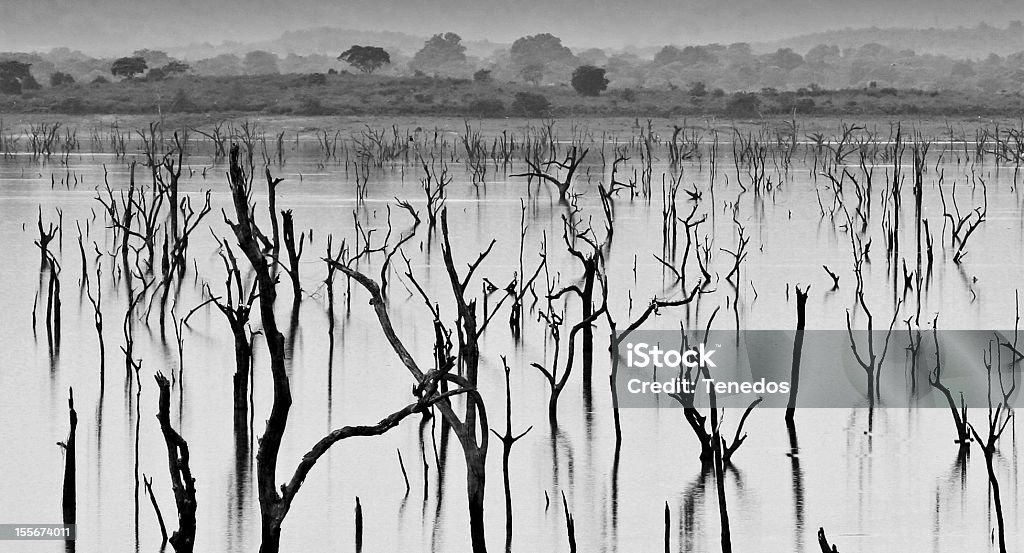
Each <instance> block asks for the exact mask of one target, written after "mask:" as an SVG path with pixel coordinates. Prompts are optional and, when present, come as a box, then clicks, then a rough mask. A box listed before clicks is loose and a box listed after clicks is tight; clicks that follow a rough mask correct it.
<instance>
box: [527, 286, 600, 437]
mask: <svg viewBox="0 0 1024 553" xmlns="http://www.w3.org/2000/svg"><path fill="white" fill-rule="evenodd" d="M595 271H596V268H595ZM572 288H575V289H576V291H577V293H578V294H579V295H580V296H581V297H584V292H581V291H579V289H578V288H576V287H574V286H571V287H569V288H565V289H563V292H564V291H565V290H568V289H572ZM563 292H559V293H557V294H554V295H552V296H549V297H551V298H557V297H560V296H561V295H562V293H563ZM592 293H593V290H591V294H592ZM603 295H604V297H606V298H607V294H603ZM607 308H608V306H607V304H602V305H601V307H600V308H599V309H598V310H597V311H594V310H593V307H591V309H590V310H589V311H591V312H590V313H589V314H588V315H587V316H586V317H585V318H584V319H583V320H581V321H580V322H578V323H576V324H575V325H573V326H572V328H571V329H570V330H569V343H568V345H567V347H566V359H565V366H564V368H563V369H562V371H561V374H559V363H560V361H561V360H560V359H559V357H560V355H559V354H560V350H561V343H562V340H561V330H560V328H561V326H562V325H563V317H562V316H559V315H556V314H555V313H549V314H548V315H547V316H546V317H547V319H548V326H549V328H550V329H551V335H552V337H553V338H554V340H555V348H554V356H553V359H552V361H551V364H550V365H548V366H545V365H541V364H540V363H531V364H530V365H531V366H532V367H534V368H535V369H537V370H539V371H540V372H541V373H542V374H543V375H544V378H545V379H546V380H547V383H548V388H549V389H550V393H549V396H548V421H549V422H550V423H551V426H552V428H553V427H555V426H557V425H558V398H559V396H560V395H561V393H562V390H564V389H565V385H566V384H567V383H568V382H569V377H570V376H571V375H572V369H573V364H574V361H575V357H576V336H577V335H578V334H579V333H580V332H581V331H582V332H586V330H587V329H591V331H592V330H593V324H594V321H596V320H597V319H598V318H599V317H600V316H601V315H603V314H604V312H605V311H606V310H607ZM584 310H585V311H587V310H586V309H584ZM583 351H584V354H585V353H586V346H585V345H584V347H583ZM584 386H586V384H584ZM584 395H589V392H588V391H586V388H584Z"/></svg>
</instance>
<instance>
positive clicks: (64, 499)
mask: <svg viewBox="0 0 1024 553" xmlns="http://www.w3.org/2000/svg"><path fill="white" fill-rule="evenodd" d="M68 420H69V423H70V430H68V439H67V441H65V442H58V443H57V445H59V446H61V447H62V448H64V492H63V494H62V496H61V510H62V511H63V515H64V518H63V520H64V524H75V519H76V503H77V497H76V495H77V494H76V486H75V430H76V429H77V428H78V413H77V412H76V411H75V390H74V389H73V388H68Z"/></svg>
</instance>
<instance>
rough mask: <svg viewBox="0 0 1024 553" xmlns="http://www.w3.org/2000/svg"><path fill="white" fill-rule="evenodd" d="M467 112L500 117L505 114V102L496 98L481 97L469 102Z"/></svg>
mask: <svg viewBox="0 0 1024 553" xmlns="http://www.w3.org/2000/svg"><path fill="white" fill-rule="evenodd" d="M469 112H470V113H472V114H473V115H476V116H478V117H501V116H503V115H505V103H504V102H502V101H501V100H498V99H497V98H481V99H478V100H474V101H473V102H472V103H471V104H469Z"/></svg>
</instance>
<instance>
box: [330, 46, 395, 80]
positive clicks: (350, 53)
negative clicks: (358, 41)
mask: <svg viewBox="0 0 1024 553" xmlns="http://www.w3.org/2000/svg"><path fill="white" fill-rule="evenodd" d="M338 60H340V61H343V62H345V63H348V64H349V65H351V66H352V67H355V68H356V69H358V70H360V71H362V72H363V73H367V74H369V73H373V72H374V71H376V70H378V69H380V68H381V67H382V66H384V65H387V64H389V63H391V55H390V54H388V53H387V51H386V50H384V49H383V48H381V47H379V46H357V45H355V44H353V45H352V47H351V48H349V49H348V50H345V51H344V52H342V53H341V55H340V56H338Z"/></svg>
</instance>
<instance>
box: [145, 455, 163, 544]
mask: <svg viewBox="0 0 1024 553" xmlns="http://www.w3.org/2000/svg"><path fill="white" fill-rule="evenodd" d="M142 483H143V485H144V486H145V487H146V495H148V496H149V503H150V505H152V506H153V513H154V514H156V523H157V525H158V526H160V538H161V541H160V548H161V549H163V547H164V546H165V545H167V524H165V523H164V514H163V513H162V512H161V511H160V504H159V503H157V502H156V495H154V494H153V477H152V476H149V477H147V476H146V473H142Z"/></svg>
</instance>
